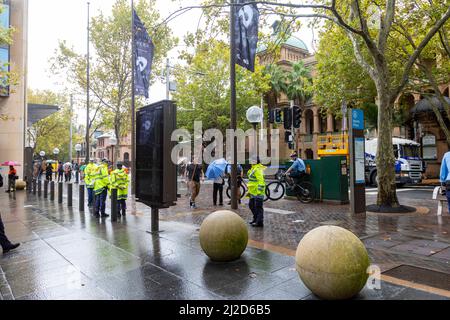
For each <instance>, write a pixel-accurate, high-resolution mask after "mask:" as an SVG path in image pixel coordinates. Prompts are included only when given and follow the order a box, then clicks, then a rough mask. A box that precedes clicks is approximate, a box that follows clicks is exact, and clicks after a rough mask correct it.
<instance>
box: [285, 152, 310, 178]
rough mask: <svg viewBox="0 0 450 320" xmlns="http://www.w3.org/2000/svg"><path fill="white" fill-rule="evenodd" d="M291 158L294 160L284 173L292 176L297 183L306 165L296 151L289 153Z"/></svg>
mask: <svg viewBox="0 0 450 320" xmlns="http://www.w3.org/2000/svg"><path fill="white" fill-rule="evenodd" d="M291 159H292V160H293V161H294V163H293V164H292V166H291V167H290V168H289V169H288V170H287V171H286V173H285V174H286V175H288V176H290V177H291V178H294V180H295V182H296V183H298V182H299V180H300V179H301V178H302V177H303V176H304V175H305V173H306V165H305V162H304V161H303V160H302V159H300V158H299V157H298V155H297V152H293V153H292V154H291Z"/></svg>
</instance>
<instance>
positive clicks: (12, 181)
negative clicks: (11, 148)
mask: <svg viewBox="0 0 450 320" xmlns="http://www.w3.org/2000/svg"><path fill="white" fill-rule="evenodd" d="M2 166H8V167H9V172H8V189H7V190H6V192H7V193H10V192H15V191H16V179H17V178H18V177H17V170H16V169H15V168H14V166H18V164H17V163H15V162H14V161H7V162H5V163H2Z"/></svg>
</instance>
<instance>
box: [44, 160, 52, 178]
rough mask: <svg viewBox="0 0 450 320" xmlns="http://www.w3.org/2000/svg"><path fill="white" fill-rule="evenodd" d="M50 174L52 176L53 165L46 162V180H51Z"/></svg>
mask: <svg viewBox="0 0 450 320" xmlns="http://www.w3.org/2000/svg"><path fill="white" fill-rule="evenodd" d="M52 176H53V167H52V165H51V163H48V164H47V168H45V178H46V179H47V181H48V182H51V181H52Z"/></svg>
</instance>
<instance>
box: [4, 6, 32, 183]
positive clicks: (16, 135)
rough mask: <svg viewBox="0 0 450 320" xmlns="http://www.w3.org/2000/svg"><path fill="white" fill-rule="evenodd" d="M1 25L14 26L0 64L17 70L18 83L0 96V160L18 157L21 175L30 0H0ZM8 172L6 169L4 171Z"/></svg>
mask: <svg viewBox="0 0 450 320" xmlns="http://www.w3.org/2000/svg"><path fill="white" fill-rule="evenodd" d="M0 5H1V6H2V13H1V15H0V20H1V25H2V27H9V26H11V27H13V28H14V30H15V31H14V33H13V36H12V40H13V42H12V44H11V45H9V46H8V45H5V44H2V45H0V67H2V68H4V69H3V70H4V71H8V70H7V69H9V71H10V72H12V73H14V75H15V77H16V78H17V84H15V85H11V86H10V87H9V88H7V90H2V95H1V96H0V162H4V161H17V162H19V163H20V164H21V165H22V166H21V167H18V168H17V172H18V175H19V177H20V179H22V178H23V175H24V169H26V168H24V148H25V131H26V130H25V128H26V126H27V98H26V88H27V48H28V47H27V42H28V0H3V1H0ZM4 173H5V172H3V174H4Z"/></svg>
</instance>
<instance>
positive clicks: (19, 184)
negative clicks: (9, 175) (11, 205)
mask: <svg viewBox="0 0 450 320" xmlns="http://www.w3.org/2000/svg"><path fill="white" fill-rule="evenodd" d="M26 186H27V184H26V183H25V181H23V180H16V190H25V187H26Z"/></svg>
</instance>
